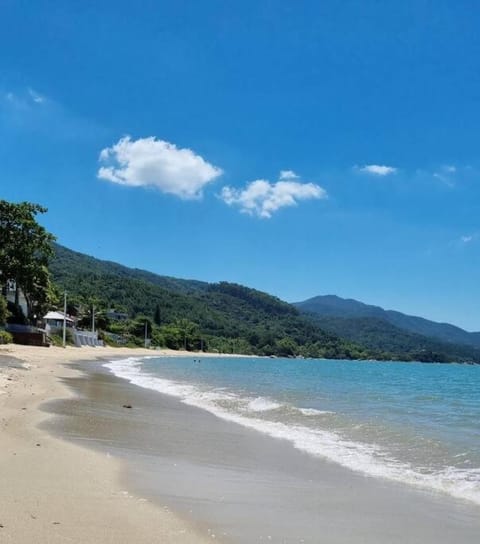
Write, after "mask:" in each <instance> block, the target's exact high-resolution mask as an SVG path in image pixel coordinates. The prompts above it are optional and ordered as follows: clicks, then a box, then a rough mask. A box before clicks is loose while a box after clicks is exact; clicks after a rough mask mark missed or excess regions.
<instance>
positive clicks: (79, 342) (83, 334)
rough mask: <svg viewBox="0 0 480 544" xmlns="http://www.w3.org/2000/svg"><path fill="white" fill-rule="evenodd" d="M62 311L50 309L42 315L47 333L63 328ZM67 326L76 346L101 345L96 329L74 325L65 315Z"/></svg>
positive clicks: (57, 331) (56, 331)
mask: <svg viewBox="0 0 480 544" xmlns="http://www.w3.org/2000/svg"><path fill="white" fill-rule="evenodd" d="M64 315H65V314H64V313H63V312H57V311H51V312H48V313H47V314H46V315H44V316H43V321H44V323H45V330H46V331H47V333H48V334H52V333H59V332H60V331H61V330H62V329H63V320H64ZM65 323H66V325H67V328H69V329H70V330H71V331H72V336H73V341H74V343H75V345H76V346H77V347H81V346H103V342H102V341H101V340H99V339H98V333H97V331H83V330H80V329H77V328H76V327H75V321H74V320H73V319H72V318H71V317H69V316H68V315H67V316H66V317H65Z"/></svg>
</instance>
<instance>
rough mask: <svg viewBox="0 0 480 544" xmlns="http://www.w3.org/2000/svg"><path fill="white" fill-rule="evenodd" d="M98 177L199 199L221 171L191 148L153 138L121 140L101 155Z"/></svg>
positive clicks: (125, 138)
mask: <svg viewBox="0 0 480 544" xmlns="http://www.w3.org/2000/svg"><path fill="white" fill-rule="evenodd" d="M100 162H102V163H104V164H105V166H102V167H101V168H100V169H99V170H98V174H97V175H98V177H99V178H100V179H105V180H107V181H111V182H113V183H118V184H120V185H129V186H132V187H143V186H151V187H155V188H157V189H159V190H160V191H162V192H163V193H169V194H172V195H176V196H178V197H180V198H183V199H193V198H200V197H201V196H202V190H203V188H204V187H205V186H206V185H207V184H208V183H210V182H212V181H213V180H215V179H216V178H217V177H218V176H220V175H221V174H222V173H223V172H222V170H221V169H220V168H218V167H216V166H213V165H212V164H210V163H208V162H207V161H206V160H205V159H203V157H201V156H200V155H197V154H195V153H194V152H193V151H192V150H191V149H186V148H184V149H181V148H178V147H177V146H176V145H175V144H171V143H169V142H166V141H164V140H157V139H156V138H155V137H153V136H152V137H149V138H139V139H138V140H132V139H131V138H130V136H125V137H124V138H121V139H120V140H119V141H118V142H117V143H116V144H114V145H113V146H111V147H107V148H105V149H103V150H102V152H101V153H100Z"/></svg>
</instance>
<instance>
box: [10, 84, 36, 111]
mask: <svg viewBox="0 0 480 544" xmlns="http://www.w3.org/2000/svg"><path fill="white" fill-rule="evenodd" d="M3 96H4V99H5V100H6V101H7V102H8V103H9V104H10V106H13V107H14V108H16V109H24V110H29V109H31V108H32V107H35V105H37V104H43V103H44V102H45V101H46V97H45V96H43V95H41V94H39V93H37V91H34V90H33V89H31V88H28V89H27V90H26V91H25V90H24V91H22V92H18V93H14V92H12V91H8V92H6V93H5V94H4V95H3Z"/></svg>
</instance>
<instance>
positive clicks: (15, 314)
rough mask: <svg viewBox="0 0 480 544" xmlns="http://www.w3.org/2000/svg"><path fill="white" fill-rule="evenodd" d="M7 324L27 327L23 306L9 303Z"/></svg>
mask: <svg viewBox="0 0 480 544" xmlns="http://www.w3.org/2000/svg"><path fill="white" fill-rule="evenodd" d="M7 312H8V316H7V323H18V324H19V325H26V324H27V318H26V317H25V315H24V313H23V310H22V308H21V306H19V305H18V304H15V303H13V302H8V303H7Z"/></svg>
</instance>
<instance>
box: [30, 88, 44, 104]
mask: <svg viewBox="0 0 480 544" xmlns="http://www.w3.org/2000/svg"><path fill="white" fill-rule="evenodd" d="M28 94H29V95H30V98H31V99H32V100H33V101H34V102H35V104H43V102H45V97H44V96H42V95H41V94H39V93H37V92H36V91H34V90H33V89H28Z"/></svg>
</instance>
